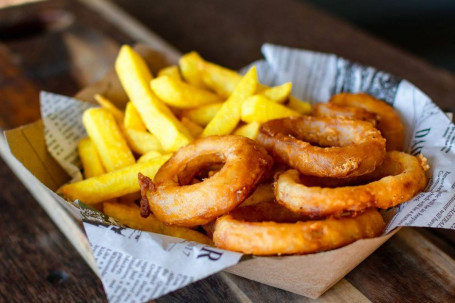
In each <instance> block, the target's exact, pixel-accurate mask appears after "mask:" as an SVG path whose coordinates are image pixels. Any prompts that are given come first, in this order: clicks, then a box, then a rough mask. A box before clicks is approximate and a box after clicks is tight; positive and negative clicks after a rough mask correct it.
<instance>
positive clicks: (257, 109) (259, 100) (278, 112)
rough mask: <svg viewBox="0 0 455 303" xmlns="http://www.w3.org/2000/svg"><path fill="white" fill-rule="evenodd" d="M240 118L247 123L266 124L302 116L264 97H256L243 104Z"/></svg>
mask: <svg viewBox="0 0 455 303" xmlns="http://www.w3.org/2000/svg"><path fill="white" fill-rule="evenodd" d="M240 116H241V119H242V121H244V122H246V123H251V122H254V121H256V122H259V123H264V122H267V121H269V120H273V119H279V118H286V117H294V116H300V114H299V113H298V112H296V111H293V110H292V109H289V108H287V107H286V106H284V105H281V104H278V103H275V102H273V101H270V100H269V99H267V98H266V97H264V96H262V95H254V96H252V97H249V98H248V99H247V100H245V102H243V104H242V107H241V115H240Z"/></svg>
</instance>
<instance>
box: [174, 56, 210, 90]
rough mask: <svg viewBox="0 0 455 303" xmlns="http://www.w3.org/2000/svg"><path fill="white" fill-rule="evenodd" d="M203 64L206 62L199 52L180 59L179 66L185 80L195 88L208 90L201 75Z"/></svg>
mask: <svg viewBox="0 0 455 303" xmlns="http://www.w3.org/2000/svg"><path fill="white" fill-rule="evenodd" d="M202 62H204V59H202V58H201V56H199V54H198V53H197V52H190V53H187V54H185V55H183V56H182V57H181V58H180V60H179V66H180V71H181V72H182V76H183V79H184V80H185V81H186V82H188V83H189V84H191V85H193V86H195V87H199V88H207V87H206V86H205V84H204V82H203V81H202V78H201V73H200V67H199V65H200V64H201V63H202Z"/></svg>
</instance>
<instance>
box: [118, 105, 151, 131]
mask: <svg viewBox="0 0 455 303" xmlns="http://www.w3.org/2000/svg"><path fill="white" fill-rule="evenodd" d="M123 125H124V126H125V128H128V129H134V130H137V131H141V132H145V131H146V128H145V125H144V122H142V118H141V116H140V115H139V113H138V112H137V109H136V107H134V104H133V103H132V102H131V101H130V102H128V103H127V104H126V108H125V118H124V119H123Z"/></svg>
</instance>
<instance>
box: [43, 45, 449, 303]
mask: <svg viewBox="0 0 455 303" xmlns="http://www.w3.org/2000/svg"><path fill="white" fill-rule="evenodd" d="M262 52H263V54H264V57H265V60H259V61H256V62H254V63H252V64H251V65H255V66H256V67H257V68H258V74H259V79H260V81H261V82H262V83H263V84H265V85H270V86H272V85H278V84H282V83H284V82H288V81H291V82H292V83H293V89H292V94H293V96H295V97H297V98H299V99H302V100H304V101H307V102H310V103H312V104H314V103H316V102H327V101H328V99H329V98H330V96H331V95H333V94H336V93H339V92H354V93H355V92H366V93H369V94H371V95H373V96H375V97H377V98H379V99H382V100H385V101H386V102H388V103H389V104H391V105H392V106H394V107H395V108H396V109H397V111H398V112H399V113H400V115H401V118H402V120H403V122H404V124H405V128H406V134H407V136H406V138H407V139H406V142H405V146H406V148H405V149H406V151H407V152H409V153H411V154H414V155H417V154H419V153H422V154H424V155H425V156H426V157H427V159H428V163H429V164H430V167H431V168H430V170H429V171H428V172H427V176H428V177H429V182H428V185H427V187H426V189H425V191H424V192H422V193H420V194H419V195H418V196H416V197H415V198H413V199H411V200H410V201H408V202H407V203H403V204H402V205H400V206H399V207H397V208H396V214H395V216H394V217H393V218H392V219H391V220H390V222H389V224H388V226H387V229H386V231H385V233H389V232H390V231H392V230H393V229H394V228H396V227H398V226H424V227H442V228H451V229H455V216H454V215H455V177H454V172H453V168H454V167H453V165H451V164H452V163H455V161H454V160H455V152H454V146H453V145H454V141H455V126H454V124H452V123H451V122H450V120H449V119H448V118H447V117H446V115H445V114H444V113H443V112H442V111H441V110H440V109H439V108H438V107H437V106H436V105H435V104H434V103H433V102H432V101H431V100H430V99H429V98H428V96H426V95H425V94H424V93H423V92H422V91H420V90H419V89H418V88H416V87H415V86H414V85H412V84H411V83H409V82H408V81H406V80H402V79H400V78H397V77H395V76H393V75H390V74H388V73H385V72H382V71H378V70H376V69H375V68H372V67H369V66H364V65H360V64H357V63H353V62H351V61H349V60H346V59H343V58H340V57H337V56H335V55H331V54H323V53H317V52H311V51H305V50H299V49H292V48H288V47H283V46H276V45H271V44H265V45H264V46H263V47H262ZM244 70H246V68H245V69H243V71H244ZM64 104H68V106H65V105H64ZM89 106H90V105H87V104H85V103H83V102H80V101H77V100H75V99H73V98H69V97H65V96H59V95H56V94H51V93H46V92H43V93H42V94H41V107H42V110H41V111H42V114H43V121H44V126H45V130H46V131H45V136H46V142H47V144H48V148H49V151H50V152H51V154H52V155H53V156H54V157H55V158H56V159H57V161H58V162H59V163H61V164H62V167H63V168H65V169H66V170H67V172H68V173H69V174H70V175H71V176H72V177H73V178H74V180H77V179H78V178H80V176H79V174H80V173H79V171H78V170H77V169H75V167H77V166H78V165H79V163H78V158H77V152H76V145H77V140H78V139H80V138H82V137H84V136H86V134H85V130H84V129H83V127H81V122H80V121H81V119H80V117H81V116H82V113H83V110H84V109H85V108H88V107H89ZM68 115H69V116H70V117H71V119H70V120H71V122H70V124H68V123H67V124H65V125H63V124H62V123H63V122H64V121H67V119H68ZM65 123H66V122H65ZM67 125H70V126H71V127H70V129H71V132H70V133H71V135H68V127H67ZM65 130H66V132H65ZM56 140H57V141H58V142H55V141H56ZM59 201H60V202H62V203H65V201H64V200H63V199H61V198H59ZM92 214H96V213H92ZM99 214H100V213H99V212H98V214H97V215H95V216H90V215H84V227H85V229H86V233H87V236H88V238H89V241H90V243H91V245H92V249H93V252H94V255H95V258H96V260H97V265H98V267H99V269H100V272H102V273H103V272H105V273H109V274H108V275H103V276H102V282H103V285H104V287H105V290H106V293H107V296H108V298H109V300H110V301H111V302H116V301H122V302H139V301H145V300H150V299H153V298H157V297H158V296H161V295H163V294H165V293H167V292H170V291H172V290H175V289H178V288H180V287H183V286H184V285H186V284H187V283H183V282H181V281H180V280H179V281H180V282H175V281H174V282H173V283H175V285H174V284H172V283H171V282H169V283H171V284H172V286H169V283H168V284H166V283H167V282H166V281H167V280H166V277H165V276H163V277H162V278H163V279H161V280H159V281H161V284H160V287H161V288H160V287H158V288H156V287H157V286H156V285H151V284H150V285H149V284H147V283H148V282H149V280H147V279H148V277H147V274H145V276H146V278H147V279H143V277H144V271H142V272H141V271H140V268H141V264H145V263H147V262H148V263H147V264H149V265H147V266H150V267H151V266H152V264H153V265H154V266H155V267H154V269H156V268H158V267H160V266H161V270H164V271H166V270H167V271H166V275H167V274H170V273H172V274H173V275H174V276H173V277H175V275H176V274H177V275H178V274H180V275H182V276H181V277H183V275H187V277H191V278H187V279H186V280H185V281H190V280H191V281H196V280H198V279H201V278H203V277H206V276H207V275H210V274H213V273H215V272H217V271H219V270H222V269H224V268H226V267H228V266H231V265H233V264H236V263H237V262H238V261H239V259H240V256H241V255H240V254H236V253H233V252H227V251H221V250H217V251H218V252H222V253H223V254H225V256H226V257H225V259H224V257H223V261H224V260H225V261H226V262H219V263H218V264H216V266H212V265H214V264H212V263H210V262H207V261H208V260H205V261H206V262H203V260H198V258H197V257H196V258H195V257H194V256H198V254H199V253H200V252H201V251H203V248H204V246H203V245H201V244H194V246H192V247H193V248H194V251H193V253H194V254H193V255H192V256H193V257H192V258H187V259H179V258H178V257H179V256H180V257H182V255H179V253H177V254H176V255H174V254H172V253H171V252H169V251H168V248H169V247H170V246H176V245H177V244H175V243H180V246H178V247H179V248H178V249H177V248H176V250H175V251H180V252H182V251H185V247H186V245H187V244H185V243H187V242H184V241H183V240H181V239H177V240H175V238H173V239H174V240H170V239H169V238H170V237H167V236H163V235H157V234H151V233H145V232H139V231H134V230H131V229H126V228H123V227H122V229H121V232H120V234H119V232H118V228H117V227H116V226H115V225H114V226H113V227H112V226H111V227H110V226H109V225H106V223H103V224H99V223H98V224H93V220H91V219H90V218H92V219H93V218H94V217H96V216H99ZM90 220H91V222H92V223H86V222H85V221H90ZM137 235H140V236H139V238H138V239H140V241H139V240H137V239H136V236H137ZM173 241H174V242H173ZM170 243H174V244H175V245H174V244H170ZM191 245H193V244H191ZM191 245H190V246H191ZM144 247H147V249H144ZM101 250H102V252H100V251H101ZM145 252H147V253H145ZM151 252H153V255H154V256H153V257H152V256H151ZM155 252H156V255H157V256H158V255H159V256H160V257H156V258H155ZM114 254H115V255H114ZM181 254H183V253H181ZM100 256H106V258H105V257H100ZM109 256H110V257H109ZM116 258H122V259H121V260H123V261H122V262H120V261H118V262H115V261H112V260H117V259H116ZM142 258H146V259H142ZM147 258H148V259H147ZM176 258H177V259H176ZM125 260H126V261H125ZM182 260H184V261H182ZM200 261H202V263H201V262H200ZM124 262H125V263H124ZM179 262H183V263H185V265H186V267H184V268H185V270H186V269H187V270H188V272H186V271H183V272H177V271H174V270H175V268H174V267H169V268H166V266H171V265H172V264H180V263H179ZM183 263H182V264H183ZM121 264H130V265H131V266H132V267H131V269H130V271H126V269H122V265H121ZM166 264H168V265H166ZM169 264H171V265H169ZM156 266H157V267H156ZM107 268H108V269H107ZM134 268H136V271H134ZM122 270H124V271H122ZM131 270H132V271H131ZM115 272H121V273H122V274H121V276H118V275H117V276H116V275H114V274H112V273H115ZM133 273H134V274H133ZM139 274H142V276H141V277H142V278H140V279H139V278H138V279H139V280H134V277H137V275H139ZM161 274H162V273H161ZM190 274H192V275H193V276H190ZM199 274H200V275H199ZM130 275H133V279H129V278H128V277H130ZM119 277H120V279H122V277H124V278H126V280H123V281H125V282H122V284H120V282H121V281H122V280H119ZM168 279H169V276H168ZM182 279H183V278H182ZM133 280H134V281H139V282H137V283H136V282H133ZM113 281H116V282H113ZM127 282H128V283H130V284H128V287H127V286H126V284H124V283H127ZM141 283H142V284H141ZM143 283H145V284H147V285H148V286H144V287H145V288H143V287H142V286H140V285H143ZM157 283H159V282H157ZM188 283H190V282H188ZM145 284H144V285H145ZM174 286H175V287H174ZM154 287H155V288H156V289H155V288H154ZM119 289H122V291H119ZM144 289H149V290H150V292H151V293H153V295H152V294H151V293H150V292H148V291H144ZM145 293H147V296H145V295H144V294H145ZM144 298H145V299H144Z"/></svg>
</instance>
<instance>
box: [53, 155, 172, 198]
mask: <svg viewBox="0 0 455 303" xmlns="http://www.w3.org/2000/svg"><path fill="white" fill-rule="evenodd" d="M168 158H169V156H168V155H164V156H161V157H157V158H155V159H152V160H150V161H147V162H142V163H136V164H134V165H130V166H127V167H124V168H121V169H118V170H116V171H113V172H110V173H107V174H104V175H100V176H97V177H92V178H89V179H85V180H82V181H79V182H75V183H71V184H67V185H64V186H62V187H61V188H60V190H59V192H60V193H61V194H62V195H63V196H64V197H65V198H66V199H68V200H70V201H74V200H76V199H78V200H81V201H82V202H84V203H86V204H95V203H98V202H102V201H106V200H109V199H113V198H118V197H121V196H124V195H126V194H131V193H134V192H137V191H139V189H140V188H139V183H138V181H137V175H138V173H143V174H144V175H147V176H150V178H153V176H155V174H156V172H157V171H158V169H159V168H160V167H161V165H163V163H164V162H166V161H167V160H168Z"/></svg>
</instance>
